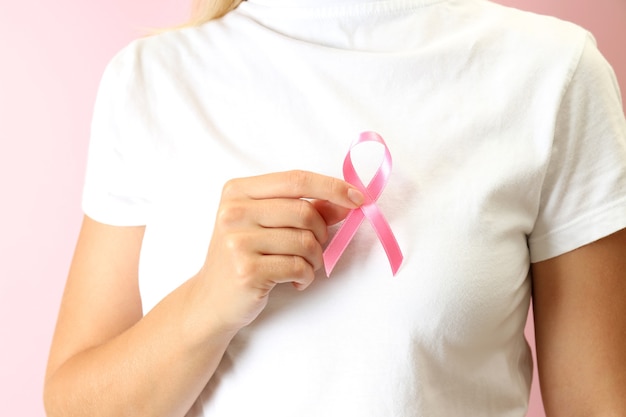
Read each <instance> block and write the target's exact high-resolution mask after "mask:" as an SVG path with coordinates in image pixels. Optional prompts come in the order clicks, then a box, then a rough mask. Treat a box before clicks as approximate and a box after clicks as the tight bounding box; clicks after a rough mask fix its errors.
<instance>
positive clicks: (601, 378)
mask: <svg viewBox="0 0 626 417" xmlns="http://www.w3.org/2000/svg"><path fill="white" fill-rule="evenodd" d="M532 275H533V309H534V317H535V333H536V343H537V362H538V367H539V377H540V384H541V392H542V396H543V401H544V406H545V410H546V414H547V416H548V417H558V416H566V417H575V416H585V417H593V416H607V417H608V416H611V417H623V416H626V229H625V230H622V231H620V232H617V233H615V234H613V235H611V236H608V237H606V238H604V239H601V240H599V241H597V242H594V243H591V244H589V245H586V246H584V247H581V248H579V249H577V250H574V251H572V252H569V253H566V254H564V255H561V256H558V257H556V258H553V259H549V260H546V261H543V262H538V263H536V264H534V265H533V268H532Z"/></svg>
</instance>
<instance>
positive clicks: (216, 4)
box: [185, 0, 245, 26]
mask: <svg viewBox="0 0 626 417" xmlns="http://www.w3.org/2000/svg"><path fill="white" fill-rule="evenodd" d="M242 1H245V0H193V5H192V9H191V18H190V19H189V22H187V24H186V25H185V26H197V25H201V24H203V23H206V22H208V21H209V20H213V19H217V18H220V17H222V16H224V15H225V14H226V13H228V12H230V11H231V10H234V9H236V8H237V6H239V4H240V3H241V2H242Z"/></svg>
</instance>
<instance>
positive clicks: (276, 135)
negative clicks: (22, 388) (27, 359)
mask: <svg viewBox="0 0 626 417" xmlns="http://www.w3.org/2000/svg"><path fill="white" fill-rule="evenodd" d="M197 10H198V13H197V14H198V16H197V18H196V19H194V21H193V24H192V25H190V27H187V28H183V29H179V30H174V31H170V32H166V33H163V34H160V35H157V36H153V37H150V38H147V39H142V40H138V41H136V42H134V43H132V44H131V45H129V46H128V47H127V48H125V49H124V50H123V51H121V52H120V54H118V55H117V56H116V57H115V58H114V59H113V61H112V62H111V64H110V65H109V67H108V68H107V70H106V72H105V74H104V77H103V80H102V85H101V88H100V92H99V95H98V100H97V104H96V109H95V114H94V122H93V133H92V139H91V147H90V154H89V164H88V172H87V178H86V185H85V195H84V202H83V205H84V210H85V214H86V215H85V219H84V223H83V227H82V230H81V233H80V237H79V239H78V243H77V247H76V253H75V257H74V260H73V263H72V268H71V271H70V274H69V278H68V282H67V286H66V291H65V294H64V296H63V301H62V306H61V310H60V314H59V319H58V325H57V329H56V333H55V337H54V341H53V345H52V349H51V355H50V360H49V365H48V373H47V379H46V388H45V403H46V408H47V410H48V413H49V415H50V416H61V415H63V416H66V415H67V416H74V415H81V416H84V415H90V416H124V415H132V416H137V415H140V416H184V415H188V416H202V415H204V416H244V415H250V414H252V413H255V414H259V415H273V416H294V415H299V416H377V417H379V416H434V415H441V416H454V415H463V416H467V415H471V416H479V415H488V416H523V415H525V412H526V406H527V398H528V390H529V385H530V376H531V375H530V374H531V369H532V365H531V359H530V354H529V349H528V346H527V344H526V341H525V339H524V335H523V329H524V324H525V320H526V313H527V310H528V307H529V302H530V296H531V292H532V299H533V306H534V312H535V320H536V323H535V327H536V333H537V337H536V339H537V352H538V361H539V370H540V377H541V384H542V390H543V397H544V401H545V407H546V410H547V414H548V415H549V416H561V415H563V416H576V415H585V416H590V415H611V416H622V415H626V414H625V410H626V351H625V350H624V349H623V346H624V345H625V344H626V305H625V304H624V303H623V299H624V296H626V276H625V275H624V274H625V272H624V271H626V256H624V252H625V248H626V231H625V230H624V228H625V227H626V210H625V209H624V207H625V205H626V123H625V121H624V116H623V113H622V108H621V103H620V98H619V93H618V91H617V87H616V82H615V79H614V76H613V73H612V71H611V69H610V67H609V66H608V64H607V63H606V62H605V61H604V59H603V58H602V57H601V56H600V54H599V53H598V51H597V49H596V48H595V45H594V42H593V39H592V38H591V37H590V35H589V34H587V33H586V32H584V31H583V30H582V29H580V28H578V27H576V26H574V25H571V24H568V23H565V22H561V21H558V20H556V19H552V18H547V17H542V16H537V15H532V14H529V13H523V12H520V11H517V10H513V9H509V8H505V7H502V6H498V5H495V4H492V3H489V2H485V1H480V0H388V1H364V0H317V1H313V0H248V1H247V2H243V3H241V4H239V2H238V1H235V2H216V4H213V3H211V2H208V1H207V2H200V4H199V5H198V7H197ZM366 131H375V132H378V133H379V134H380V135H381V137H382V138H384V141H385V143H386V146H387V147H388V150H389V152H390V154H391V157H392V159H393V166H392V169H391V172H390V173H388V178H387V183H386V186H385V188H384V189H383V190H382V192H381V195H380V196H379V197H377V199H376V198H375V199H376V201H375V207H376V209H377V210H380V212H381V213H383V215H384V216H385V218H386V219H387V221H388V223H389V225H390V227H391V230H392V232H393V234H394V237H395V239H396V240H397V242H398V244H399V246H400V248H401V250H402V251H403V253H404V261H403V263H402V265H401V267H400V269H399V271H398V273H397V274H396V276H395V277H393V276H392V273H391V272H390V270H389V262H388V259H387V257H386V255H385V252H384V251H383V249H382V246H381V243H380V242H379V239H378V237H377V235H376V233H375V231H374V229H373V228H372V227H371V226H370V225H369V224H368V222H367V221H365V222H364V223H363V225H362V226H361V227H360V228H359V230H358V231H357V232H356V235H355V236H354V237H353V239H352V240H351V242H350V243H349V245H348V247H347V249H346V250H345V252H344V253H343V255H342V256H341V258H340V259H339V262H338V264H337V267H336V269H335V270H334V271H333V272H332V274H331V276H330V277H329V278H328V279H326V278H323V276H324V272H323V263H324V258H323V250H324V248H325V247H326V245H327V244H328V240H329V236H330V235H332V234H334V233H336V228H335V227H334V226H333V225H335V224H337V223H339V222H341V221H342V220H343V219H345V218H346V216H348V215H349V213H350V212H351V211H352V210H359V208H360V207H362V206H363V204H364V203H365V204H368V205H369V200H368V198H369V197H367V196H365V195H364V193H363V192H362V189H360V188H359V187H358V185H355V183H349V182H346V181H343V180H340V179H338V177H340V176H341V166H342V162H343V160H344V157H345V156H346V153H347V152H348V151H350V155H351V158H352V162H353V163H354V165H355V167H356V171H357V173H358V175H359V176H360V178H361V181H362V182H364V183H365V184H367V183H368V181H369V178H370V177H371V176H372V175H375V173H376V172H377V169H379V165H380V162H381V160H383V158H384V149H383V148H382V147H381V146H380V144H378V145H376V144H358V145H356V146H354V147H351V145H350V144H351V143H352V142H353V140H355V139H356V138H358V137H359V135H360V133H361V132H366ZM369 145H372V146H371V147H370V146H369ZM233 178H235V179H233ZM224 184H225V185H224ZM360 190H361V191H360ZM218 196H221V198H219V197H218ZM287 283H292V284H293V285H285V284H287ZM293 287H295V289H294V288H293ZM297 290H299V291H297ZM531 290H532V291H531Z"/></svg>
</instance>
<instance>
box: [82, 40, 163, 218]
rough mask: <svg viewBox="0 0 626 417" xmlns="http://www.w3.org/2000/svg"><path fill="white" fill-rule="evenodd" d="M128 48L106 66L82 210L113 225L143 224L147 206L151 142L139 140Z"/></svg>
mask: <svg viewBox="0 0 626 417" xmlns="http://www.w3.org/2000/svg"><path fill="white" fill-rule="evenodd" d="M135 55H136V54H131V53H130V51H129V50H128V48H127V49H126V50H123V51H122V52H120V53H119V54H118V55H117V56H116V57H114V58H113V60H112V61H111V62H110V63H109V64H108V66H107V67H106V69H105V71H104V74H103V76H102V80H101V82H100V87H99V90H98V94H97V98H96V104H95V107H94V114H93V119H92V126H91V138H90V143H89V152H88V157H87V171H86V175H85V185H84V190H83V199H82V207H83V211H84V213H85V214H86V215H87V216H89V217H91V218H93V219H94V220H96V221H99V222H101V223H105V224H110V225H115V226H136V225H145V223H146V217H147V213H148V209H149V206H150V189H151V186H150V172H151V170H150V165H151V163H150V158H151V154H152V152H151V145H150V143H149V141H147V140H146V139H145V135H144V134H143V131H145V130H146V129H142V127H141V123H145V121H146V119H145V118H144V117H143V113H145V112H144V110H143V109H142V106H141V102H142V97H141V93H140V91H141V88H140V85H141V74H140V73H139V71H138V70H137V67H138V65H136V62H135V61H136V56H135Z"/></svg>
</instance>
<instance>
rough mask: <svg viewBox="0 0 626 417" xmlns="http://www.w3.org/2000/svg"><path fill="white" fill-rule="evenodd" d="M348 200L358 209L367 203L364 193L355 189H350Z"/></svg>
mask: <svg viewBox="0 0 626 417" xmlns="http://www.w3.org/2000/svg"><path fill="white" fill-rule="evenodd" d="M348 198H349V199H350V201H352V202H353V203H354V204H356V206H357V207H360V206H361V205H362V204H363V202H364V201H365V196H364V195H363V193H361V192H360V191H359V190H357V189H355V188H348Z"/></svg>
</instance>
